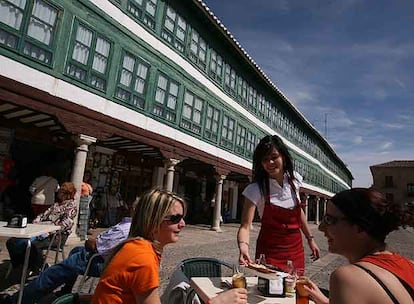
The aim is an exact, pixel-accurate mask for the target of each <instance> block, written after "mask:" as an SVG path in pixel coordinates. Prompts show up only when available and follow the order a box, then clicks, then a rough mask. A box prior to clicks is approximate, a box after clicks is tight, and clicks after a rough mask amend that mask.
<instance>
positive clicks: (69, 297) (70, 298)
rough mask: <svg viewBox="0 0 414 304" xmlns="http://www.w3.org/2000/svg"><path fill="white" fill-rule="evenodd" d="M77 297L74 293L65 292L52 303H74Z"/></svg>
mask: <svg viewBox="0 0 414 304" xmlns="http://www.w3.org/2000/svg"><path fill="white" fill-rule="evenodd" d="M74 303H76V297H75V295H74V294H73V293H69V294H65V295H63V296H61V297H59V298H57V299H56V300H54V301H53V302H52V304H74Z"/></svg>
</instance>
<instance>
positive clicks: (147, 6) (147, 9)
mask: <svg viewBox="0 0 414 304" xmlns="http://www.w3.org/2000/svg"><path fill="white" fill-rule="evenodd" d="M157 4H158V1H157V0H128V11H129V12H130V13H131V14H132V15H133V16H134V17H135V19H137V20H139V21H142V22H143V23H144V24H145V25H147V26H148V27H149V28H151V29H155V13H156V12H157Z"/></svg>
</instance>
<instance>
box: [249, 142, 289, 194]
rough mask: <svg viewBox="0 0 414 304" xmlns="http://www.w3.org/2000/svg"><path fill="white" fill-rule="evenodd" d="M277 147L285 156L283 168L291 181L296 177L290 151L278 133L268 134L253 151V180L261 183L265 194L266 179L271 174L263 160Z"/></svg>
mask: <svg viewBox="0 0 414 304" xmlns="http://www.w3.org/2000/svg"><path fill="white" fill-rule="evenodd" d="M273 148H275V149H276V150H277V151H278V152H279V153H280V154H281V155H282V158H283V169H284V171H285V172H287V174H288V178H289V179H290V181H293V180H294V179H295V176H294V175H293V162H292V157H291V156H290V153H289V151H288V149H287V147H286V145H285V144H284V142H283V141H282V139H281V138H280V137H279V136H277V135H266V136H265V137H263V138H262V139H261V140H260V142H259V144H258V145H257V146H256V149H255V150H254V153H253V182H256V183H257V184H258V185H259V188H260V192H261V193H262V195H265V188H266V180H267V178H269V174H268V173H267V172H266V170H265V169H264V168H263V166H262V160H263V158H264V157H265V156H267V155H268V154H269V153H271V152H272V149H273Z"/></svg>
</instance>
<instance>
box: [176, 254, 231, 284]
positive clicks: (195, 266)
mask: <svg viewBox="0 0 414 304" xmlns="http://www.w3.org/2000/svg"><path fill="white" fill-rule="evenodd" d="M222 266H225V267H227V268H230V269H233V265H231V264H229V263H227V262H224V261H220V260H218V259H215V258H205V257H197V258H190V259H186V260H183V261H182V262H181V265H180V268H181V271H182V272H184V274H185V275H186V276H187V277H188V278H189V279H191V278H192V277H221V267H222Z"/></svg>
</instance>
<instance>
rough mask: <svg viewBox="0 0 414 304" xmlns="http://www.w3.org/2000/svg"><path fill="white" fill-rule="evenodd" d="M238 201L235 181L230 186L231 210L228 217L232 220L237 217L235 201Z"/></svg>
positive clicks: (237, 187)
mask: <svg viewBox="0 0 414 304" xmlns="http://www.w3.org/2000/svg"><path fill="white" fill-rule="evenodd" d="M238 201H239V186H238V184H237V182H234V183H233V188H232V202H231V212H230V217H231V219H232V220H234V219H235V218H236V217H237V202H238Z"/></svg>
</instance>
